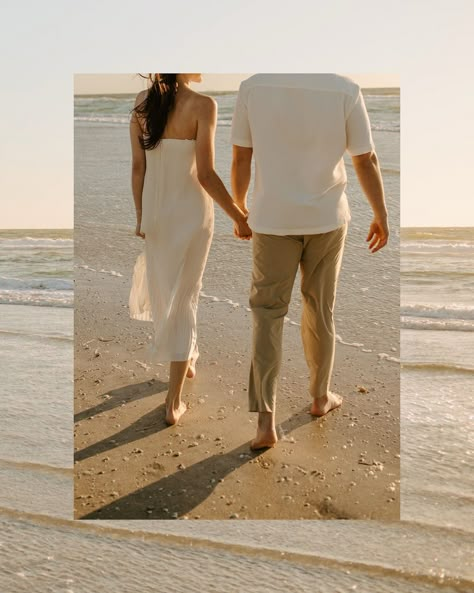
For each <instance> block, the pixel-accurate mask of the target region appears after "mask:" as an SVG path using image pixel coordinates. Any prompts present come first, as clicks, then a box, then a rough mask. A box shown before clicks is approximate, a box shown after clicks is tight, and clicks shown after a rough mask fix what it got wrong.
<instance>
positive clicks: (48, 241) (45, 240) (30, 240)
mask: <svg viewBox="0 0 474 593" xmlns="http://www.w3.org/2000/svg"><path fill="white" fill-rule="evenodd" d="M4 243H5V244H7V245H14V244H16V243H17V244H19V245H25V244H28V245H53V246H57V245H61V244H64V245H72V244H73V243H74V239H61V238H58V239H54V238H50V237H28V236H27V237H21V238H14V239H13V238H0V245H3V244H4Z"/></svg>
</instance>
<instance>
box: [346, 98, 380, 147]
mask: <svg viewBox="0 0 474 593" xmlns="http://www.w3.org/2000/svg"><path fill="white" fill-rule="evenodd" d="M346 148H347V151H348V152H349V154H350V155H351V156H357V155H358V154H364V153H366V152H372V151H373V150H374V149H375V146H374V142H373V140H372V133H371V131H370V121H369V116H368V114H367V109H366V107H365V102H364V97H363V95H362V91H361V90H360V89H359V94H358V97H357V99H356V101H355V103H354V106H353V107H352V109H351V111H350V113H349V116H348V117H347V119H346Z"/></svg>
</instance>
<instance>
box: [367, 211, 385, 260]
mask: <svg viewBox="0 0 474 593" xmlns="http://www.w3.org/2000/svg"><path fill="white" fill-rule="evenodd" d="M389 234H390V232H389V229H388V221H387V219H386V218H384V219H380V218H374V220H373V221H372V224H371V225H370V228H369V233H368V235H367V239H366V241H370V243H369V250H370V252H371V253H375V252H376V251H378V250H379V249H382V247H385V245H386V244H387V242H388V236H389Z"/></svg>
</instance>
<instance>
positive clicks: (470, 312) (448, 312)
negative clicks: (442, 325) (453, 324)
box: [400, 303, 474, 320]
mask: <svg viewBox="0 0 474 593" xmlns="http://www.w3.org/2000/svg"><path fill="white" fill-rule="evenodd" d="M400 314H401V315H402V316H405V317H427V318H432V319H472V320H474V306H472V307H471V306H468V305H455V304H452V305H449V306H447V305H436V304H430V303H420V304H415V305H403V306H402V307H400Z"/></svg>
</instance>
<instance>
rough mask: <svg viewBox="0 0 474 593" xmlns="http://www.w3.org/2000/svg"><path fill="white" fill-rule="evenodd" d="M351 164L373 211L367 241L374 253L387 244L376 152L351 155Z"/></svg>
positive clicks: (386, 224)
mask: <svg viewBox="0 0 474 593" xmlns="http://www.w3.org/2000/svg"><path fill="white" fill-rule="evenodd" d="M352 164H353V165H354V170H355V172H356V174H357V178H358V180H359V183H360V185H361V187H362V191H363V192H364V194H365V195H366V197H367V200H368V202H369V204H370V206H371V207H372V211H373V213H374V220H373V222H372V224H371V225H370V229H369V233H368V235H367V241H370V244H369V249H370V250H371V251H372V253H375V252H376V251H378V250H379V249H382V247H384V246H385V245H386V244H387V241H388V236H389V229H388V213H387V207H386V205H385V196H384V189H383V181H382V174H381V172H380V167H379V161H378V158H377V154H376V152H375V151H372V152H367V153H364V154H359V155H357V156H353V157H352Z"/></svg>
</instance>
